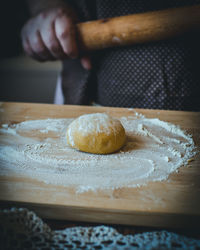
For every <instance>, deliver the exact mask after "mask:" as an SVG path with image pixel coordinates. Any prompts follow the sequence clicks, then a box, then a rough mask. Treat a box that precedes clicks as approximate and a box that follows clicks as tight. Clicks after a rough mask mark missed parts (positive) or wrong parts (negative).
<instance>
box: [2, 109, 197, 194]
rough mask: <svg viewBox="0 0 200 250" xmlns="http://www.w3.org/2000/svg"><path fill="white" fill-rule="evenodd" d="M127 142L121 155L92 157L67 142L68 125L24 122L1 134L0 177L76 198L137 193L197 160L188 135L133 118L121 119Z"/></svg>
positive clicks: (54, 121) (64, 121)
mask: <svg viewBox="0 0 200 250" xmlns="http://www.w3.org/2000/svg"><path fill="white" fill-rule="evenodd" d="M120 120H121V122H122V124H123V126H124V128H125V130H126V134H127V142H126V144H125V146H124V147H123V148H122V149H121V151H120V152H117V153H115V154H110V155H93V154H87V153H83V152H79V151H76V150H74V149H72V148H70V147H69V146H68V145H67V142H66V130H67V127H68V125H69V124H70V123H71V122H72V121H73V119H45V120H32V121H25V122H21V123H18V124H14V125H8V124H3V125H2V126H1V128H0V175H5V176H13V175H15V176H19V177H22V176H26V177H29V178H35V179H38V180H40V181H43V182H45V183H47V184H54V185H61V186H69V187H74V188H75V189H76V191H77V192H85V191H88V190H93V191H95V190H97V189H116V188H120V187H139V186H141V185H146V184H147V183H148V182H149V181H162V180H166V179H167V178H168V176H169V174H170V173H172V172H174V171H177V169H178V168H179V167H180V166H182V165H186V164H187V163H188V160H189V159H190V158H191V157H193V156H194V155H195V154H196V151H197V150H196V147H195V145H194V142H193V139H192V136H191V135H188V134H186V132H184V131H183V130H181V129H180V128H179V127H178V126H175V125H173V124H170V123H167V122H164V121H161V120H159V119H157V118H154V119H148V118H146V117H145V116H143V115H141V114H138V113H136V112H135V115H134V116H129V117H122V118H121V119H120Z"/></svg>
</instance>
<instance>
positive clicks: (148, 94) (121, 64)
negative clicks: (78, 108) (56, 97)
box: [63, 0, 200, 111]
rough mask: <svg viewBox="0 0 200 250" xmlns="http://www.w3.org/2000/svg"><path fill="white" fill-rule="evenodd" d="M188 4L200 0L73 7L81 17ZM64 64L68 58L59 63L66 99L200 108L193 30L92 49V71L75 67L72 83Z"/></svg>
mask: <svg viewBox="0 0 200 250" xmlns="http://www.w3.org/2000/svg"><path fill="white" fill-rule="evenodd" d="M188 4H200V1H185V0H182V1H175V0H168V1H156V0H148V1H147V0H123V1H122V0H96V1H94V0H93V1H80V0H79V1H78V2H77V5H75V7H76V8H77V11H78V12H79V15H80V17H81V18H82V19H81V21H83V20H91V19H101V18H108V17H114V16H120V15H128V14H133V13H140V12H146V11H152V10H159V9H166V8H170V7H178V6H184V5H188ZM187 18H188V17H187ZM69 64H70V62H69V61H68V62H64V70H63V91H64V95H65V97H66V103H72V104H89V102H91V101H95V102H96V103H99V104H101V105H104V106H115V107H133V108H153V109H172V110H193V111H195V110H200V36H199V33H198V32H196V33H191V34H184V35H182V36H180V37H177V38H173V39H169V40H165V41H159V42H152V43H146V44H139V45H133V46H128V47H121V48H111V49H105V50H102V51H97V52H95V53H94V55H93V66H94V67H93V70H92V71H91V72H87V71H85V70H83V69H81V67H80V66H78V67H77V70H78V68H79V75H80V78H79V79H76V83H74V82H73V79H74V78H77V74H76V77H71V78H70V79H71V81H68V79H69V73H70V70H69V68H70V67H69ZM77 64H78V62H77ZM76 72H77V71H76ZM81 72H82V73H81ZM70 84H71V85H70ZM73 87H74V88H73Z"/></svg>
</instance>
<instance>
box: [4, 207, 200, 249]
mask: <svg viewBox="0 0 200 250" xmlns="http://www.w3.org/2000/svg"><path fill="white" fill-rule="evenodd" d="M0 229H1V231H0V246H1V249H12V250H15V249H18V250H21V249H29V250H30V249H41V250H44V249H91V250H92V249H113V250H114V249H135V250H139V249H148V250H155V249H165V250H167V249H169V250H171V249H179V250H180V249H199V248H200V240H198V239H193V238H188V237H186V236H183V235H179V234H176V233H172V232H168V231H164V230H163V231H154V232H146V233H140V234H135V235H122V234H120V233H119V232H117V230H116V229H114V228H113V227H107V226H103V225H102V226H96V227H71V228H66V229H64V230H59V231H53V230H51V228H50V227H49V226H48V225H47V224H45V223H44V222H43V221H42V220H41V219H40V218H39V217H38V216H37V215H36V214H35V213H34V212H32V211H29V210H27V209H25V208H14V207H13V208H11V209H5V210H0Z"/></svg>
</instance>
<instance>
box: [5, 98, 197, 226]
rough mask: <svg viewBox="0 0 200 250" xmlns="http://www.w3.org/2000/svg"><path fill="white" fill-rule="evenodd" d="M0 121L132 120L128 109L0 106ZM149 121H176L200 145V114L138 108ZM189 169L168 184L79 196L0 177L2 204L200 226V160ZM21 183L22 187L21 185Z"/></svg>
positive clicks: (77, 217) (56, 213)
mask: <svg viewBox="0 0 200 250" xmlns="http://www.w3.org/2000/svg"><path fill="white" fill-rule="evenodd" d="M0 111H1V112H0V122H1V124H2V123H18V122H21V121H25V120H34V119H45V118H68V117H77V116H79V115H81V114H85V113H96V112H104V111H106V112H109V113H110V114H111V115H113V116H115V117H121V116H129V115H133V111H132V110H129V109H125V108H109V107H91V106H70V105H68V106H67V105H65V106H59V105H51V104H30V103H29V104H28V103H1V105H0ZM135 111H137V112H139V113H142V114H144V115H145V116H146V117H149V118H150V117H157V118H160V119H161V120H164V121H168V122H172V123H174V124H176V125H180V127H181V128H182V129H184V130H186V131H187V132H189V133H191V134H192V135H193V138H194V141H195V144H196V145H197V146H198V147H199V146H200V136H199V134H200V113H198V112H184V111H162V110H144V109H135ZM189 165H190V167H188V166H186V167H181V168H180V171H179V173H173V174H171V175H170V177H169V179H168V180H167V181H163V182H154V183H149V184H148V185H147V186H145V187H140V188H121V189H117V190H110V191H98V192H95V193H93V192H87V193H82V194H77V193H75V191H74V190H73V189H70V188H67V187H62V186H54V185H47V184H44V183H42V182H40V181H37V180H33V179H30V178H17V177H16V176H13V177H4V176H1V177H0V200H1V202H2V203H3V204H12V205H17V206H21V207H23V206H26V207H28V208H30V209H32V210H34V211H36V212H37V214H38V215H39V216H41V217H43V218H54V219H68V220H73V221H87V222H102V223H111V224H112V223H113V224H127V225H140V226H157V227H175V228H181V227H199V225H200V224H199V223H200V156H199V154H197V155H196V156H195V159H194V161H192V162H190V163H189ZM21 183H23V185H21Z"/></svg>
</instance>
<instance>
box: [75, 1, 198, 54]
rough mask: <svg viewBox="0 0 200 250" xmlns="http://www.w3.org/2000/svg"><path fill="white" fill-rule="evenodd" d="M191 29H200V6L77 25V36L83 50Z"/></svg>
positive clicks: (107, 46) (147, 39)
mask: <svg viewBox="0 0 200 250" xmlns="http://www.w3.org/2000/svg"><path fill="white" fill-rule="evenodd" d="M191 30H192V31H194V30H200V5H194V6H187V7H181V8H173V9H167V10H159V11H152V12H146V13H140V14H133V15H128V16H120V17H114V18H106V19H102V20H97V21H90V22H85V23H79V24H77V36H78V39H79V44H80V48H81V49H82V50H97V49H104V48H109V47H114V46H125V45H131V44H137V43H145V42H151V41H158V40H163V39H168V38H170V37H174V36H178V35H181V34H184V33H186V32H189V31H191Z"/></svg>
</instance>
